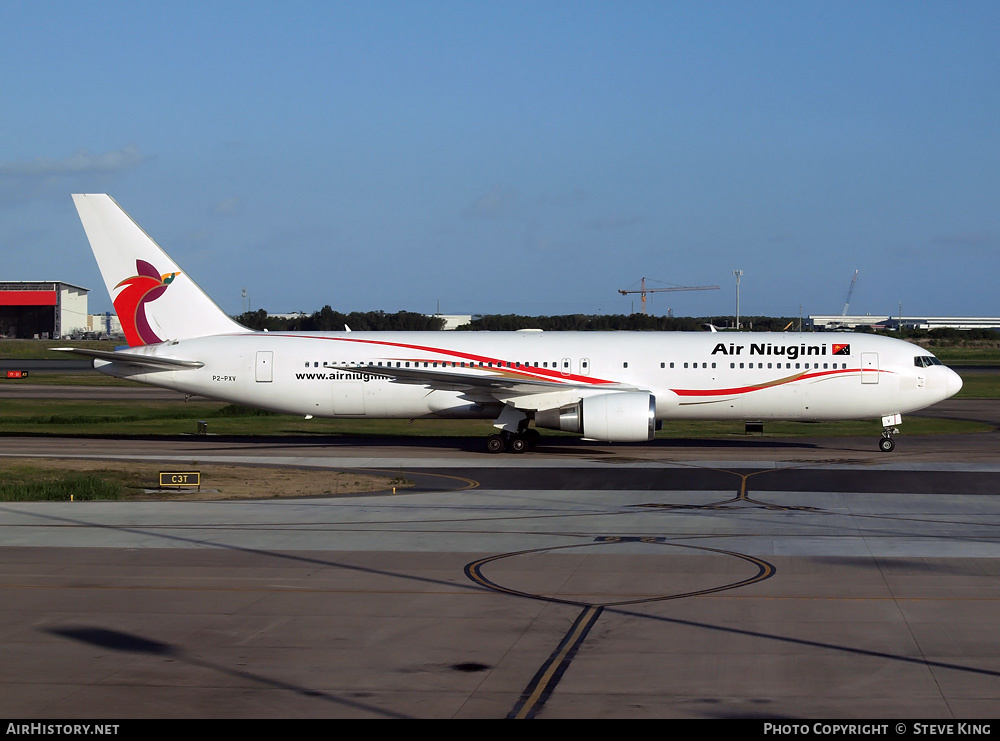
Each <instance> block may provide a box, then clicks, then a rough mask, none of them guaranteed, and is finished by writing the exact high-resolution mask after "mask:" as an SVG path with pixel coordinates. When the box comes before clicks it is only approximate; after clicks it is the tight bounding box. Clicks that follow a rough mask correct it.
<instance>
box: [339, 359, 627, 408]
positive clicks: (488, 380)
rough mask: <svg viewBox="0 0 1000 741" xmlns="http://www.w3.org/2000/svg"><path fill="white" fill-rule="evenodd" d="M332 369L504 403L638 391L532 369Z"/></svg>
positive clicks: (620, 385) (356, 367)
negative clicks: (561, 394)
mask: <svg viewBox="0 0 1000 741" xmlns="http://www.w3.org/2000/svg"><path fill="white" fill-rule="evenodd" d="M324 367H326V368H330V369H332V370H337V371H342V372H344V373H358V374H361V375H366V376H371V377H373V378H388V379H389V380H391V381H393V382H394V383H409V384H413V385H417V386H427V387H428V388H430V389H440V390H447V391H464V392H467V393H470V394H478V395H483V394H487V395H489V396H492V397H493V398H495V399H497V400H499V401H504V400H506V399H510V398H512V397H516V396H531V395H533V394H545V393H551V392H553V391H568V390H573V389H576V390H579V391H587V392H593V391H594V390H595V389H601V390H605V391H635V390H636V387H635V386H630V385H627V384H619V383H607V382H603V383H599V384H598V383H580V382H577V381H570V380H566V381H562V380H559V381H553V380H547V379H544V378H532V377H531V376H530V375H529V373H530V370H531V369H530V368H525V369H523V371H525V372H518V371H519V370H521V369H515V368H510V369H507V368H495V369H491V370H493V371H495V372H493V373H491V372H488V371H487V372H482V371H478V372H476V369H469V372H466V373H458V372H455V371H450V370H438V369H430V368H389V367H386V366H374V365H360V366H358V365H350V366H348V365H327V366H324Z"/></svg>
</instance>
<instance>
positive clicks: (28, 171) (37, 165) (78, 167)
mask: <svg viewBox="0 0 1000 741" xmlns="http://www.w3.org/2000/svg"><path fill="white" fill-rule="evenodd" d="M145 159H146V158H145V157H143V156H142V154H140V152H139V150H138V148H137V147H135V146H134V145H129V146H127V147H125V148H124V149H120V150H117V151H111V152H105V153H104V154H91V153H90V152H88V151H87V150H86V149H81V150H79V151H78V152H76V154H72V155H70V156H69V157H64V158H62V159H51V158H48V157H39V158H37V159H34V160H30V161H20V162H0V177H60V176H71V175H89V174H104V173H114V172H122V171H124V170H131V169H132V168H133V167H138V166H139V165H141V164H142V163H143V162H144V161H145Z"/></svg>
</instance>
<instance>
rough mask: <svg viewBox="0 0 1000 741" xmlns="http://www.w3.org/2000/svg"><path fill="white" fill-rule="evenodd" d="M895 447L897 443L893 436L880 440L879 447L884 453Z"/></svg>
mask: <svg viewBox="0 0 1000 741" xmlns="http://www.w3.org/2000/svg"><path fill="white" fill-rule="evenodd" d="M895 447H896V443H895V441H893V439H892V438H891V437H883V438H882V439H881V440H879V441H878V448H879V450H881V451H882V452H883V453H891V452H892V451H893V449H894V448H895Z"/></svg>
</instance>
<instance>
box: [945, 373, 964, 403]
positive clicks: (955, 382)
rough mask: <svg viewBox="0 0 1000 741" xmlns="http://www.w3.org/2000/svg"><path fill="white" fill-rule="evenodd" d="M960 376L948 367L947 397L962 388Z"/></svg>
mask: <svg viewBox="0 0 1000 741" xmlns="http://www.w3.org/2000/svg"><path fill="white" fill-rule="evenodd" d="M962 386H963V382H962V377H961V376H960V375H958V374H957V373H956V372H955V371H953V370H952V369H951V368H949V369H948V397H949V398H950V397H952V396H954V395H955V394H957V393H958V392H959V391H961V390H962Z"/></svg>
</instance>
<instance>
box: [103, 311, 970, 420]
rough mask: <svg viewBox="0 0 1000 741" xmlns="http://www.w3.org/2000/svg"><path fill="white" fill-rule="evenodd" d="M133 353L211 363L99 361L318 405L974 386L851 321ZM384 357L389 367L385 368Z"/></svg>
mask: <svg viewBox="0 0 1000 741" xmlns="http://www.w3.org/2000/svg"><path fill="white" fill-rule="evenodd" d="M133 352H141V353H142V354H143V355H148V356H154V357H167V358H174V359H180V360H189V359H193V360H198V361H200V362H201V363H203V366H202V367H200V368H190V369H187V368H185V369H177V370H173V369H165V370H151V369H150V368H148V367H145V368H143V367H138V366H133V365H130V364H128V363H119V362H117V361H111V362H109V361H104V360H97V361H95V367H97V368H98V369H99V370H101V371H103V372H105V373H109V374H111V375H116V376H121V377H126V378H131V379H134V380H136V381H140V382H143V383H148V384H152V385H155V386H161V387H165V388H170V389H175V390H177V391H181V392H184V393H188V394H197V395H201V396H207V397H210V398H215V399H220V400H225V401H230V402H234V403H240V404H247V405H250V406H255V407H260V408H263V409H269V410H273V411H277V412H285V413H289V414H300V415H313V416H317V417H321V416H322V417H376V418H416V417H475V418H491V419H492V418H496V417H497V415H498V413H499V412H500V411H501V410H502V409H503V407H504V406H505V405H507V406H512V407H514V408H516V409H518V410H524V411H526V412H528V413H529V414H530V413H532V412H535V411H539V410H545V409H553V408H558V407H560V406H561V405H564V404H570V403H573V402H576V401H579V400H580V399H581V398H586V397H588V396H594V395H600V394H605V393H608V392H614V391H620V390H622V389H629V388H631V389H638V390H643V391H648V392H649V393H650V394H651V395H652V396H653V397H655V416H656V419H657V420H669V419H718V420H729V419H731V420H779V419H780V420H834V419H861V418H870V417H882V416H885V415H891V414H901V413H906V412H911V411H914V410H917V409H922V408H924V407H927V406H930V405H931V404H934V403H936V402H939V401H941V400H943V399H946V398H948V397H949V396H952V395H954V394H955V393H956V392H957V391H958V390H959V389H960V388H961V385H962V382H961V379H960V378H959V377H958V375H957V374H956V373H955V372H954V371H952V370H950V369H949V368H947V367H945V366H942V365H940V364H939V363H938V362H937V361H936V359H934V361H933V363H930V362H929V361H928V360H926V359H930V358H932V357H933V356H931V355H930V353H928V352H927V351H925V350H923V349H922V348H920V347H918V346H916V345H912V344H910V343H907V342H903V341H900V340H895V339H891V338H887V337H882V336H877V335H865V334H849V333H843V334H842V333H808V334H796V333H781V332H776V333H730V332H718V333H716V332H711V333H710V332H705V333H686V332H533V331H529V332H336V333H325V332H317V333H282V332H272V333H267V332H261V333H246V334H231V335H218V336H211V337H200V338H194V339H185V340H181V341H177V342H164V343H162V344H158V345H150V346H147V347H143V348H134V349H133ZM920 358H924V359H925V360H923V361H921V360H919V359H920ZM379 367H384V368H386V371H387V375H385V376H379V375H378V373H377V369H378V368H379ZM352 368H357V369H358V370H357V372H354V371H352V370H351V369H352ZM395 369H399V372H400V373H403V372H408V373H423V374H424V375H425V376H426V377H427V378H433V376H432V374H434V373H440V374H449V377H451V378H453V377H454V376H455V375H456V374H457V375H461V376H466V377H470V378H472V377H474V378H476V379H477V380H479V381H480V382H482V381H483V379H488V378H491V377H493V378H502V379H504V380H505V382H507V383H508V384H509V383H511V382H512V381H513V382H516V381H517V380H518V379H524V380H525V381H528V382H531V381H536V382H537V381H542V382H544V384H545V386H544V387H542V388H534V389H529V390H527V391H525V390H521V391H516V392H510V393H508V392H504V391H501V392H497V391H496V390H492V391H490V392H486V391H484V390H482V386H481V385H480V386H473V387H463V386H462V385H461V384H457V383H456V384H453V385H449V384H448V383H433V384H431V383H426V384H425V383H420V382H419V380H414V378H413V377H412V376H410V377H409V378H408V380H405V381H401V380H400V378H398V377H396V378H394V377H391V376H390V375H389V374H390V373H392V372H393V371H394V370H395ZM362 371H363V372H362Z"/></svg>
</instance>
